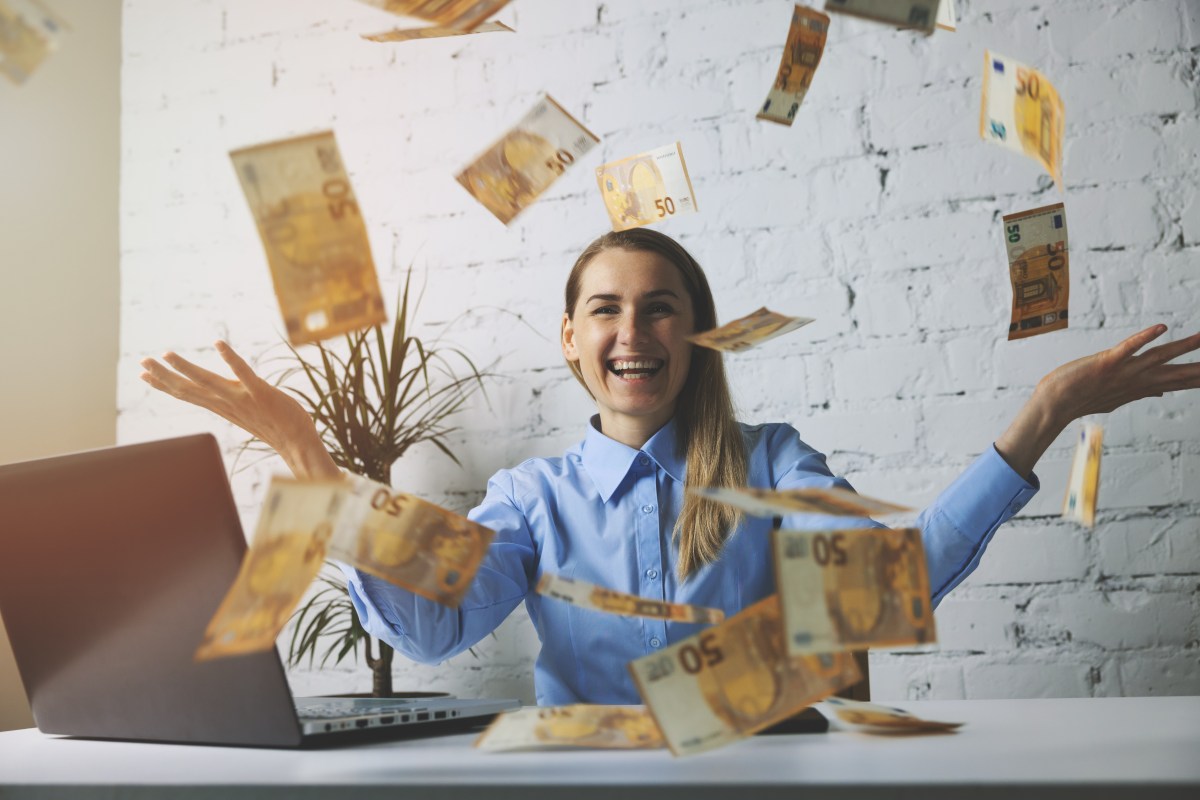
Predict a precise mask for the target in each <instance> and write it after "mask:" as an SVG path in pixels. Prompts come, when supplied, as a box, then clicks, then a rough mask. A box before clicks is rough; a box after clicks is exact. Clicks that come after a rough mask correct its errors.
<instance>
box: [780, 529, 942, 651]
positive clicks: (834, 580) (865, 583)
mask: <svg viewBox="0 0 1200 800" xmlns="http://www.w3.org/2000/svg"><path fill="white" fill-rule="evenodd" d="M772 549H773V550H774V554H775V577H776V585H777V586H778V587H779V605H780V607H781V608H782V611H783V630H784V635H785V638H786V640H787V651H788V653H789V654H790V655H793V656H797V655H804V654H808V653H826V652H829V651H832V650H863V649H866V648H868V647H895V646H898V645H906V644H928V643H930V642H934V641H936V640H937V636H936V634H935V631H934V623H933V609H932V601H931V599H930V595H931V592H930V589H929V568H928V565H927V563H926V560H925V546H924V544H923V543H922V542H921V532H920V531H919V530H917V529H916V528H901V529H898V530H892V529H890V528H862V529H856V530H828V531H788V530H778V531H772Z"/></svg>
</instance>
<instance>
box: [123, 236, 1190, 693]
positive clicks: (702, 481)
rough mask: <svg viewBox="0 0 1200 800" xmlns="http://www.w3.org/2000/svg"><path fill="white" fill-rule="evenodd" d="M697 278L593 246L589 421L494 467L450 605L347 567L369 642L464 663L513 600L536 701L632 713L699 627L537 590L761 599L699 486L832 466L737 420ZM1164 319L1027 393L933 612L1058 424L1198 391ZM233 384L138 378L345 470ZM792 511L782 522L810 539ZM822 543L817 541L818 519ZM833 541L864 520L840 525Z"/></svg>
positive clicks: (760, 572)
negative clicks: (558, 586) (652, 674)
mask: <svg viewBox="0 0 1200 800" xmlns="http://www.w3.org/2000/svg"><path fill="white" fill-rule="evenodd" d="M716 323H717V320H716V313H715V306H714V302H713V297H712V292H711V291H710V290H709V286H708V281H707V280H706V279H705V277H704V273H703V271H702V270H701V269H700V266H699V265H698V264H697V263H696V261H695V259H693V258H692V257H691V255H689V254H688V253H687V251H686V250H684V248H683V247H682V246H680V245H679V244H678V243H677V242H675V241H674V240H673V239H671V238H669V237H667V236H664V235H663V234H661V233H657V232H655V231H650V230H646V229H644V228H639V229H634V230H631V231H625V232H621V233H608V234H605V235H604V236H601V237H600V238H599V239H597V240H596V241H595V242H593V243H592V244H591V245H589V246H588V247H587V249H585V250H584V251H583V253H582V254H581V255H580V257H579V259H578V260H577V261H576V263H575V266H574V268H573V269H572V270H571V274H570V277H569V278H568V281H567V288H566V303H565V308H564V312H563V319H562V352H563V355H564V357H565V358H566V359H567V363H568V365H569V366H570V368H571V370H572V371H573V372H574V373H575V376H576V378H578V379H579V381H580V382H581V383H582V384H583V386H584V388H586V389H587V391H588V393H589V394H590V395H591V396H592V397H593V398H594V399H595V401H596V405H597V409H598V411H599V413H598V414H597V415H595V416H593V417H592V419H591V420H590V423H589V424H588V425H587V427H586V432H585V435H584V439H583V441H582V442H580V443H579V444H577V445H575V446H574V447H572V448H570V449H569V450H567V452H566V453H564V454H563V455H562V456H561V457H556V458H531V459H529V460H527V461H525V462H524V463H522V464H519V465H518V466H516V467H513V468H511V469H503V470H500V471H499V472H498V473H496V474H495V475H494V476H493V477H492V479H491V480H490V481H489V482H488V491H487V496H486V497H485V498H484V500H483V502H482V503H481V504H480V505H479V506H477V507H476V508H474V509H472V510H471V512H470V514H469V515H468V516H469V517H470V518H471V519H472V520H474V521H475V522H478V523H479V524H481V525H486V526H487V527H489V528H491V529H493V530H494V531H495V532H496V536H495V539H494V540H493V543H492V545H491V547H490V548H489V550H488V553H487V556H486V557H485V558H484V561H483V563H482V565H481V566H480V568H479V571H478V573H477V575H476V579H475V581H474V583H473V584H472V585H471V587H470V590H469V591H468V592H467V595H466V597H465V598H464V600H463V602H462V603H461V605H460V606H459V607H458V608H457V609H450V608H447V607H445V606H442V605H438V604H437V603H435V602H433V601H430V600H426V599H424V598H422V597H419V596H418V595H415V594H413V593H411V592H409V591H406V590H404V589H401V588H399V587H397V586H395V585H392V584H389V583H387V582H386V581H383V580H380V579H378V578H375V577H372V576H370V575H367V574H365V573H362V572H359V571H356V570H354V569H352V568H350V567H348V566H344V567H343V570H344V571H345V573H346V576H347V579H348V583H349V587H350V598H351V601H352V602H353V603H354V606H355V610H356V611H357V613H358V615H359V617H360V619H361V621H362V624H363V627H364V628H365V629H366V630H367V631H368V632H369V633H370V634H371V635H373V636H376V637H378V638H380V639H383V640H385V641H387V642H388V643H389V644H390V645H392V646H393V647H394V648H396V650H398V651H399V652H401V653H403V654H405V655H407V656H409V657H410V658H413V659H415V660H418V661H424V662H430V663H432V662H438V661H442V660H445V659H446V658H449V657H450V656H453V655H455V654H456V653H459V652H462V651H463V650H466V649H467V648H468V647H470V646H471V645H472V644H474V643H475V642H477V641H479V639H480V638H482V637H483V636H485V635H487V634H488V633H489V632H490V631H492V630H493V629H494V628H495V627H496V626H497V625H499V624H500V623H501V622H502V621H503V620H504V618H505V617H507V616H508V614H509V613H510V612H511V611H512V610H513V609H514V608H516V607H517V605H519V604H520V603H522V602H524V603H525V605H526V607H527V608H528V610H529V616H530V618H531V620H532V621H533V624H534V626H535V628H536V629H537V632H538V636H539V638H540V639H541V641H542V650H541V652H540V653H539V655H538V658H537V663H536V666H535V670H534V683H535V690H536V693H537V698H538V702H539V703H541V704H550V705H561V704H568V703H577V702H588V703H608V704H625V703H638V702H640V698H639V695H638V692H637V690H636V688H635V687H634V685H633V681H632V680H631V678H630V675H629V672H628V671H627V670H626V665H627V664H628V663H629V662H631V661H633V660H635V659H637V658H641V657H643V656H645V655H648V654H650V653H653V652H656V651H658V650H661V649H662V648H664V647H667V646H668V645H670V644H671V643H673V642H678V641H680V640H681V639H684V638H686V637H688V636H691V635H693V634H695V633H697V632H698V631H699V630H700V626H699V625H697V624H690V623H681V622H669V621H665V620H658V619H645V618H630V617H622V616H616V615H609V614H596V613H595V612H592V611H589V610H587V609H584V608H580V607H576V606H574V605H570V604H566V603H559V602H556V601H554V600H552V599H550V600H547V599H546V598H545V597H543V596H542V595H540V594H538V593H537V592H536V591H534V587H536V586H537V583H538V580H539V579H540V578H541V577H542V575H543V574H546V573H549V574H554V575H558V576H562V577H566V578H574V579H577V580H580V581H584V582H587V583H592V584H596V585H599V586H603V587H605V588H608V589H613V590H616V591H618V592H624V593H627V594H635V595H639V596H641V597H644V598H648V599H652V600H660V601H665V602H672V603H682V604H686V605H694V606H704V607H709V608H717V609H720V610H722V611H723V612H724V613H725V615H726V616H732V615H734V614H736V613H737V612H739V611H741V610H743V609H745V608H747V607H749V606H751V605H752V604H754V603H755V602H757V601H759V600H762V599H763V598H766V597H767V596H769V595H771V594H772V593H774V592H775V574H774V569H773V567H772V559H771V556H770V553H769V551H768V548H769V536H768V529H769V527H770V522H769V521H768V520H765V519H762V518H739V517H737V516H735V515H734V514H733V512H731V511H727V510H724V509H725V507H724V506H720V505H716V504H712V503H709V502H707V501H704V500H701V499H699V498H697V497H696V496H695V495H692V494H689V493H688V492H687V491H686V490H687V488H689V487H693V486H751V487H756V488H766V489H793V488H802V487H841V488H843V489H850V488H851V487H850V485H849V484H848V483H847V482H846V481H845V480H844V479H842V478H839V477H836V476H834V475H833V474H832V473H831V472H830V471H829V468H828V467H827V466H826V463H825V457H824V456H823V455H822V454H821V453H818V452H817V451H816V450H814V449H813V448H811V447H809V446H808V445H807V444H805V443H804V442H803V441H801V439H800V437H799V434H798V433H797V432H796V430H795V429H794V428H792V427H791V426H790V425H787V424H783V423H767V424H758V425H748V424H745V423H741V422H738V421H736V419H735V417H734V412H733V405H732V402H731V400H730V395H729V387H728V385H727V383H726V380H725V372H724V367H723V365H722V361H721V358H722V357H721V355H720V354H719V353H718V352H716V351H712V350H707V349H704V348H699V347H693V346H692V345H691V344H690V343H689V342H688V341H687V336H688V335H689V334H691V333H693V332H695V331H699V330H705V329H708V328H713V327H715V326H716ZM1165 332H1166V326H1164V325H1156V326H1153V327H1151V328H1147V329H1146V330H1144V331H1142V332H1141V333H1138V334H1135V335H1134V336H1131V337H1129V338H1128V339H1126V340H1125V341H1123V342H1121V343H1120V344H1118V345H1116V346H1115V347H1112V348H1110V349H1108V350H1104V351H1102V352H1100V353H1096V354H1095V355H1091V356H1088V357H1086V358H1082V359H1078V360H1076V361H1072V362H1071V363H1069V364H1065V365H1063V366H1061V367H1059V368H1057V369H1055V370H1054V371H1052V372H1051V373H1050V374H1048V375H1047V376H1046V377H1045V378H1043V379H1042V380H1041V382H1040V383H1039V384H1038V386H1037V388H1036V389H1035V390H1034V392H1033V395H1032V397H1030V399H1029V401H1028V402H1027V403H1026V404H1025V405H1024V406H1023V407H1022V409H1021V410H1020V411H1019V412H1018V414H1017V417H1016V419H1015V420H1014V421H1013V423H1012V424H1011V425H1010V426H1009V428H1008V429H1007V430H1006V431H1005V432H1004V433H1003V434H1002V435H1001V436H1000V437H999V438H998V439H997V440H996V442H995V444H994V446H992V447H990V448H988V449H987V450H986V451H985V452H984V453H983V454H982V455H981V456H979V458H978V459H976V461H975V462H974V463H972V464H971V465H970V466H969V467H968V468H967V469H966V470H965V471H964V473H963V474H962V475H961V476H959V478H958V479H957V480H955V481H954V482H953V483H952V484H951V485H950V486H949V487H947V488H946V489H945V490H944V491H943V492H942V493H941V495H939V496H938V498H937V499H936V500H935V501H934V503H933V504H932V505H931V506H929V507H928V508H927V509H925V511H924V512H922V514H921V516H920V517H919V518H918V520H917V522H916V527H918V528H920V529H921V532H922V538H923V541H924V546H925V554H926V558H927V561H928V572H929V582H930V586H931V587H932V597H931V601H932V602H933V603H934V604H937V603H938V602H940V601H941V599H942V598H943V597H944V596H945V595H946V593H947V592H949V591H950V590H951V589H953V588H954V587H955V586H956V585H958V583H959V582H961V581H962V580H963V579H964V578H965V577H966V576H967V575H968V574H970V572H971V571H972V570H973V569H975V567H976V566H977V565H978V564H979V561H980V559H981V558H982V556H983V552H984V550H985V548H986V547H987V544H988V542H989V541H990V540H991V538H992V536H993V535H994V534H995V532H996V530H997V528H999V527H1000V525H1002V524H1003V523H1004V522H1005V521H1007V520H1008V519H1009V518H1010V517H1012V516H1013V515H1014V514H1015V513H1017V512H1018V511H1020V510H1021V508H1022V507H1024V505H1025V504H1026V503H1027V502H1028V501H1029V499H1030V498H1031V497H1032V496H1033V494H1034V493H1035V492H1036V491H1037V488H1038V481H1037V478H1036V477H1035V476H1034V475H1033V467H1034V465H1035V464H1036V463H1037V461H1038V459H1039V458H1040V457H1041V455H1042V453H1043V452H1045V450H1046V448H1047V447H1048V446H1049V444H1050V443H1051V442H1052V441H1053V440H1054V438H1055V437H1056V436H1057V435H1058V434H1059V433H1060V432H1061V431H1062V430H1063V429H1064V428H1065V426H1066V425H1067V424H1068V423H1070V422H1071V421H1072V420H1074V419H1077V418H1079V417H1081V416H1084V415H1088V414H1096V413H1101V412H1105V411H1111V410H1113V409H1114V408H1117V407H1119V406H1121V405H1124V404H1126V403H1129V402H1131V401H1133V400H1137V399H1139V398H1143V397H1149V396H1159V395H1161V394H1162V393H1164V392H1169V391H1177V390H1183V389H1191V388H1195V387H1197V386H1200V365H1196V364H1170V363H1169V362H1170V361H1172V360H1173V359H1175V358H1177V357H1179V356H1182V355H1184V354H1186V353H1189V352H1192V351H1194V350H1196V349H1197V348H1200V335H1194V336H1191V337H1189V338H1185V339H1181V340H1178V341H1176V342H1172V343H1169V344H1164V345H1160V346H1157V347H1153V348H1150V349H1149V350H1147V351H1146V352H1144V353H1141V354H1140V355H1139V354H1138V351H1139V350H1141V349H1142V348H1143V347H1145V346H1146V345H1148V344H1149V343H1150V342H1151V341H1153V340H1154V339H1156V338H1158V337H1159V336H1161V335H1162V334H1163V333H1165ZM217 350H218V352H219V353H220V355H221V357H222V358H223V359H224V360H225V361H226V363H227V364H228V365H229V367H230V368H231V369H232V370H233V373H234V376H235V380H228V379H226V378H223V377H221V376H219V375H215V374H214V373H211V372H208V371H207V370H203V369H201V368H199V367H197V366H196V365H194V364H191V363H190V362H188V361H186V360H185V359H182V358H180V357H178V356H176V355H174V354H170V355H169V356H168V357H167V359H166V360H167V363H168V364H169V365H170V367H172V368H174V369H173V370H172V369H168V368H167V367H166V366H164V365H163V364H160V363H159V362H157V361H155V360H154V359H146V360H145V361H144V362H143V365H144V366H145V368H146V372H145V373H144V374H143V376H142V377H143V379H144V380H146V381H147V382H148V383H150V384H151V385H152V386H154V387H156V388H158V389H161V390H163V391H166V392H168V393H170V394H172V395H173V396H175V397H178V398H180V399H182V400H185V401H188V402H191V403H195V404H197V405H201V406H203V407H205V408H208V409H210V410H212V411H215V412H216V413H219V414H221V415H222V416H224V417H225V418H226V419H229V420H231V421H232V422H234V423H235V424H237V425H239V426H241V427H243V428H245V429H246V430H247V431H249V432H251V433H252V434H254V435H255V436H257V437H258V438H260V439H262V440H263V441H264V442H267V443H268V444H269V445H271V446H272V447H273V448H275V449H276V450H277V451H279V453H280V454H281V455H282V456H283V457H284V459H285V460H286V461H287V463H288V465H289V466H290V467H291V468H292V470H293V471H294V472H295V473H296V474H297V475H298V476H300V477H306V476H313V477H333V476H337V475H338V474H339V472H338V468H337V466H336V465H335V464H334V463H333V460H332V459H331V458H330V456H329V454H328V453H326V452H325V451H324V450H323V449H322V446H321V441H320V438H319V437H318V436H317V435H316V432H315V429H314V427H313V425H312V422H311V420H310V419H308V417H307V415H306V414H305V413H304V411H303V410H302V409H301V407H300V406H299V405H298V404H297V403H296V402H295V401H294V400H293V399H291V398H290V397H289V396H288V395H286V394H284V393H283V392H282V391H280V390H279V389H277V388H276V387H274V386H271V385H270V384H268V383H266V382H265V381H263V380H262V379H261V378H260V377H259V376H257V375H256V374H255V373H254V372H253V371H252V370H251V369H250V368H249V367H248V366H247V365H246V363H245V362H244V361H243V360H242V359H241V358H240V357H239V356H238V355H237V354H236V353H235V352H233V350H232V349H231V348H229V346H228V345H226V344H224V343H223V342H221V343H218V345H217ZM805 522H806V520H805V518H804V515H795V517H794V518H789V520H788V523H789V527H810V526H811V525H812V523H813V520H808V523H809V524H808V525H807V526H806V525H805ZM820 524H821V526H822V527H825V528H828V527H831V523H830V521H829V520H828V519H827V518H823V519H822V520H820ZM840 524H841V525H844V526H850V527H861V526H864V525H874V524H877V523H874V522H872V521H871V520H866V519H842V520H841V521H840Z"/></svg>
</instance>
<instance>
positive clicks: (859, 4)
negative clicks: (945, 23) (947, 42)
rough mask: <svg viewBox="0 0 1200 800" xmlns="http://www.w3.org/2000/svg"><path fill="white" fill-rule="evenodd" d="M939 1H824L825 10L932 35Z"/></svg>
mask: <svg viewBox="0 0 1200 800" xmlns="http://www.w3.org/2000/svg"><path fill="white" fill-rule="evenodd" d="M938 2H939V0H825V10H826V11H833V12H836V13H838V14H849V15H851V16H855V17H862V18H863V19H869V20H872V21H873V22H883V23H886V24H888V25H895V26H896V27H898V28H916V29H917V30H919V31H922V32H923V33H927V34H929V33H933V27H934V25H936V24H937V16H938Z"/></svg>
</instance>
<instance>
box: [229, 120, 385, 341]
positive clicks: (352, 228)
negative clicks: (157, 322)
mask: <svg viewBox="0 0 1200 800" xmlns="http://www.w3.org/2000/svg"><path fill="white" fill-rule="evenodd" d="M229 157H230V159H232V161H233V166H234V169H235V170H236V171H237V176H238V180H239V181H240V182H241V185H242V191H243V192H245V194H246V200H247V202H248V203H249V204H250V210H251V211H252V212H253V214H254V221H255V223H256V224H257V226H258V235H259V237H260V238H261V239H262V243H263V247H264V248H265V249H266V253H267V262H268V263H269V264H270V267H271V280H272V282H273V283H274V286H275V296H276V298H278V300H279V308H280V311H281V312H282V313H283V322H284V325H285V327H286V328H287V337H288V341H289V342H291V343H292V344H293V345H299V344H304V343H306V342H315V341H318V340H321V339H328V338H329V337H331V336H336V335H338V334H340V333H347V332H349V331H355V330H361V329H363V328H369V327H371V326H372V325H379V324H381V323H383V322H384V321H386V319H387V314H386V312H385V311H384V307H383V296H382V294H381V293H380V291H379V277H378V276H377V275H376V273H375V261H374V260H373V259H372V257H371V244H370V242H369V241H368V240H367V227H366V224H365V223H364V222H363V218H362V214H361V212H360V211H359V207H358V200H357V199H356V198H355V196H354V189H353V187H352V186H351V185H350V177H349V176H348V175H347V174H346V168H345V166H344V165H343V163H342V156H341V153H340V152H339V151H338V146H337V140H336V139H335V138H334V135H333V132H332V131H325V132H323V133H316V134H312V135H309V136H298V137H296V138H293V139H282V140H279V141H276V142H269V143H267V144H261V145H257V146H255V147H247V148H243V149H241V150H234V151H233V152H231V153H230V154H229Z"/></svg>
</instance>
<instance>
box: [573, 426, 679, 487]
mask: <svg viewBox="0 0 1200 800" xmlns="http://www.w3.org/2000/svg"><path fill="white" fill-rule="evenodd" d="M640 453H645V454H646V455H647V456H649V457H650V458H651V459H652V460H653V461H654V463H655V464H657V465H658V466H659V467H660V468H662V470H663V471H664V472H666V473H667V474H668V475H670V476H671V477H672V478H674V479H675V480H676V481H678V482H679V483H682V482H683V478H684V475H685V473H686V471H687V470H686V466H687V462H686V459H685V458H684V456H683V454H682V453H681V452H680V451H679V449H678V448H677V447H676V442H675V419H674V418H672V419H671V420H670V421H669V422H667V424H666V425H663V426H662V427H661V428H659V429H658V430H657V431H655V433H654V435H653V436H651V437H650V439H649V441H647V442H646V444H644V445H642V449H641V450H635V449H633V448H632V447H630V446H629V445H625V444H621V443H620V442H618V441H617V440H615V439H610V438H608V437H607V436H605V435H604V434H603V433H601V432H600V415H599V414H596V415H594V416H593V417H592V418H591V420H590V421H589V422H588V426H587V436H586V437H585V438H584V440H583V466H584V468H585V469H586V470H587V472H588V474H589V475H591V476H592V481H593V482H594V483H595V484H596V490H597V491H599V492H600V498H601V499H602V500H603V501H604V502H606V503H607V502H608V500H609V498H611V497H612V496H613V493H614V492H616V491H617V487H618V486H620V485H621V481H623V480H625V476H626V475H628V474H629V470H630V468H631V467H633V464H634V462H635V461H636V460H637V457H638V455H639V454H640Z"/></svg>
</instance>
